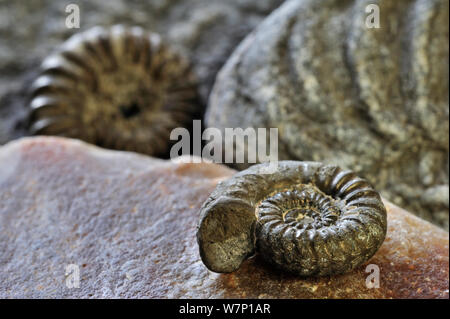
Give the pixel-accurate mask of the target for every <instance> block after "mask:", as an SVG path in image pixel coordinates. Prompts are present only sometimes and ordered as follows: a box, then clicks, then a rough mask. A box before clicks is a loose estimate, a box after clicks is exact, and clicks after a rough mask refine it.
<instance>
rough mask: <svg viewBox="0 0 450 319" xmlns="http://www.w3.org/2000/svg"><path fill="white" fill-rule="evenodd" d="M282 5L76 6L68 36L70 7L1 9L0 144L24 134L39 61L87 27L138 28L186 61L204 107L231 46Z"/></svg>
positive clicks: (183, 1) (240, 0) (266, 0)
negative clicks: (191, 67) (77, 13)
mask: <svg viewBox="0 0 450 319" xmlns="http://www.w3.org/2000/svg"><path fill="white" fill-rule="evenodd" d="M282 2H283V0H227V1H222V0H152V1H126V0H110V1H106V2H105V1H89V0H80V1H76V4H77V5H78V6H79V8H80V29H68V28H66V26H65V20H66V17H67V15H68V13H66V12H65V9H66V6H67V5H68V4H69V3H70V2H67V3H64V2H55V1H51V0H37V1H32V2H30V1H27V2H24V1H0V144H3V143H5V142H6V141H8V140H11V139H13V138H16V137H18V136H23V135H25V134H28V132H27V130H25V129H24V125H23V124H22V122H23V120H24V119H25V118H26V117H27V111H26V106H27V103H28V100H27V99H26V94H27V90H26V88H27V87H28V86H29V84H30V82H31V81H32V79H33V78H34V77H35V76H36V71H37V69H38V67H39V65H40V64H41V62H42V60H43V59H44V58H45V57H46V56H47V55H49V54H50V53H52V52H53V50H54V49H55V48H57V47H58V46H59V45H60V44H61V43H63V42H64V40H66V39H67V38H69V37H70V36H71V35H73V34H74V33H77V32H80V31H84V30H87V29H89V28H91V27H93V26H96V25H100V26H111V25H114V24H118V23H120V24H125V25H130V26H132V25H138V26H141V27H143V28H145V29H146V30H148V31H153V32H157V33H159V34H161V35H162V37H163V39H164V40H166V41H167V42H168V43H169V44H172V45H174V46H176V47H177V49H179V51H181V52H182V53H183V54H184V55H186V56H189V57H190V59H191V60H192V62H193V64H194V71H195V73H196V74H197V77H198V79H199V80H200V88H199V90H200V94H201V96H202V97H203V102H204V104H206V103H205V102H206V99H207V97H208V95H209V91H210V88H211V86H212V85H213V82H214V79H215V76H216V73H217V71H218V70H219V69H220V67H221V66H222V65H223V63H224V62H225V61H226V59H227V58H228V57H229V55H230V54H231V52H232V50H233V49H234V48H235V46H236V45H237V44H238V43H239V42H240V41H241V40H242V39H243V38H244V37H245V35H247V34H248V33H249V32H250V31H251V30H252V29H253V28H254V27H255V26H256V25H257V24H258V23H259V22H260V21H261V20H262V19H263V18H264V17H265V16H266V15H268V14H269V13H270V12H271V11H272V10H273V9H275V8H276V7H278V6H279V5H280V4H281V3H282Z"/></svg>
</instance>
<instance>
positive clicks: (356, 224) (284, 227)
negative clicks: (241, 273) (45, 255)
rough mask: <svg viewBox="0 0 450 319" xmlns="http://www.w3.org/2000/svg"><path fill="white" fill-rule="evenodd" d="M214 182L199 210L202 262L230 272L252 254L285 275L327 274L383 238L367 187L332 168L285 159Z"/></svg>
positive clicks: (353, 263)
mask: <svg viewBox="0 0 450 319" xmlns="http://www.w3.org/2000/svg"><path fill="white" fill-rule="evenodd" d="M266 165H267V164H259V165H254V166H252V167H250V168H249V169H247V170H245V171H242V172H240V173H238V174H236V175H235V176H233V177H232V178H231V179H229V180H227V181H225V182H223V183H221V184H219V185H218V186H217V188H216V190H215V191H214V192H213V193H212V194H211V196H210V197H209V198H208V200H207V201H206V202H205V203H204V205H203V206H202V208H201V220H200V223H199V227H198V232H197V239H198V243H199V247H200V255H201V257H202V260H203V262H204V264H205V265H206V266H207V267H208V268H209V269H210V270H212V271H216V272H232V271H235V270H237V269H238V268H239V266H240V264H241V263H242V262H243V261H244V260H245V259H246V258H248V257H249V256H251V255H252V254H253V253H254V252H255V251H257V252H258V253H259V254H261V255H262V257H263V258H264V259H265V260H267V261H268V262H270V263H271V264H273V265H275V266H276V267H277V268H280V269H282V270H284V271H288V272H290V273H294V274H297V275H300V276H324V275H333V274H340V273H345V272H348V271H351V270H352V269H354V268H356V267H358V266H360V265H361V264H363V263H364V262H366V261H368V260H369V259H370V258H371V257H372V256H373V255H374V254H375V252H376V251H377V250H378V249H379V247H380V246H381V244H382V243H383V241H384V238H385V236H386V229H387V220H386V209H385V207H384V205H383V203H382V201H381V198H380V196H379V194H378V193H377V192H376V191H375V190H374V189H373V187H372V186H371V184H370V183H369V182H368V181H366V180H365V179H362V178H360V177H358V176H356V174H355V173H353V172H351V171H348V170H342V169H341V168H339V167H337V166H334V165H324V164H322V163H318V162H295V161H283V162H280V163H279V167H278V170H277V171H276V172H275V173H271V174H267V173H265V172H266V170H265V168H266Z"/></svg>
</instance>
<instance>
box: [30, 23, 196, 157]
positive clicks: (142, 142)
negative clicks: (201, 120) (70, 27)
mask: <svg viewBox="0 0 450 319" xmlns="http://www.w3.org/2000/svg"><path fill="white" fill-rule="evenodd" d="M31 98H32V99H31V103H30V107H31V109H32V111H31V118H30V119H31V120H30V129H31V131H32V133H34V134H42V135H61V136H67V137H73V138H78V139H82V140H85V141H87V142H90V143H94V144H98V145H100V146H103V147H107V148H113V149H121V150H130V151H136V152H140V153H145V154H149V155H155V156H157V155H163V154H165V153H166V152H167V151H168V148H169V145H170V143H169V141H170V139H169V135H170V131H171V130H172V129H173V128H175V127H179V126H182V127H185V126H188V125H189V123H192V118H193V116H194V115H195V114H196V113H198V112H199V111H200V110H199V103H198V100H197V89H196V81H195V78H194V75H193V73H192V72H191V69H190V66H189V64H188V62H187V61H186V60H185V59H184V58H183V57H182V56H180V55H179V54H178V53H175V52H174V51H173V50H172V49H171V48H169V47H168V46H167V45H165V44H164V43H162V42H161V39H160V37H159V36H158V35H157V34H154V33H150V32H146V31H145V30H143V29H142V28H140V27H131V28H128V27H125V26H121V25H116V26H113V27H111V28H103V27H94V28H92V29H89V30H87V31H85V32H82V33H79V34H75V35H73V36H72V37H71V38H70V39H68V40H67V41H66V42H65V43H64V44H63V45H62V46H61V47H60V48H59V49H58V50H57V51H56V52H55V53H54V54H52V55H51V56H49V57H48V58H46V59H45V60H44V62H43V63H42V70H41V72H40V75H39V77H38V78H37V79H36V80H35V81H34V83H33V85H32V90H31Z"/></svg>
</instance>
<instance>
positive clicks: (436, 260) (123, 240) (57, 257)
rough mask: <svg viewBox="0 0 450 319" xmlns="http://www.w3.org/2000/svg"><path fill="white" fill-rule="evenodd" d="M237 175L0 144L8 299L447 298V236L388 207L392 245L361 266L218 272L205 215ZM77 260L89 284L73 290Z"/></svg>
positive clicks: (0, 246) (1, 250) (1, 236)
mask: <svg viewBox="0 0 450 319" xmlns="http://www.w3.org/2000/svg"><path fill="white" fill-rule="evenodd" d="M233 173H234V171H233V170H231V169H228V168H226V167H224V166H221V165H216V164H176V163H172V162H170V161H162V160H156V159H151V158H149V157H145V156H142V155H137V154H134V153H126V152H116V151H107V150H102V149H99V148H96V147H93V146H89V145H87V144H84V143H82V142H78V141H74V140H69V139H62V138H50V137H48V138H41V137H38V138H25V139H21V140H18V141H15V142H12V143H9V144H7V145H5V146H3V147H1V148H0V283H1V285H0V297H3V298H5V297H12V298H18V297H28V298H36V297H37V298H44V297H47V298H62V297H75V298H77V297H81V298H89V297H94V298H101V297H104V298H112V297H119V298H126V297H134V298H182V297H185V298H211V297H212V298H216V297H217V298H229V297H230V298H324V297H326V298H448V297H449V290H448V289H449V264H448V253H449V246H448V242H449V238H448V233H447V232H446V231H444V230H441V229H439V228H437V227H436V226H433V225H431V224H430V223H428V222H425V221H423V220H421V219H419V218H417V217H415V216H413V215H412V214H410V213H408V212H406V211H404V210H403V209H401V208H399V207H396V206H394V205H392V204H390V203H388V202H386V207H387V210H388V233H387V238H386V240H385V242H384V244H383V245H382V247H381V249H380V250H379V251H378V252H377V253H376V255H375V256H374V257H373V258H372V259H371V260H370V261H369V262H368V263H367V264H366V265H363V266H362V267H360V268H359V269H357V270H355V271H353V272H352V273H348V274H345V275H341V276H334V277H322V278H309V279H301V278H297V277H294V276H291V275H287V274H283V273H281V272H279V271H276V270H274V269H272V268H271V267H270V266H269V265H267V264H265V263H264V262H263V261H261V259H260V258H258V256H255V257H254V258H251V259H249V260H247V261H246V262H245V263H244V264H243V265H242V267H241V268H240V269H239V270H238V271H236V272H235V273H231V274H216V273H212V272H209V271H208V270H207V269H206V268H205V266H204V265H203V264H202V262H201V260H200V257H199V253H198V247H197V243H196V239H195V234H196V226H197V222H198V210H199V207H200V206H201V204H202V203H203V201H204V200H205V199H206V198H207V197H208V195H209V193H210V192H211V191H212V190H213V189H214V187H215V185H216V184H217V182H219V181H220V180H223V179H226V178H227V177H229V176H231V175H232V174H233ZM69 264H74V265H76V266H77V267H79V270H80V287H79V288H68V286H67V284H68V283H69V282H68V281H67V280H68V279H69V278H70V279H71V280H72V279H73V276H72V275H73V273H72V272H69V274H68V275H67V276H66V274H65V271H66V270H67V269H66V267H67V265H69ZM368 264H373V265H376V266H378V267H379V271H380V280H379V288H367V286H366V279H367V277H368V276H369V275H370V273H366V272H365V270H366V266H367V265H368ZM71 282H72V283H73V281H71ZM69 286H70V285H69Z"/></svg>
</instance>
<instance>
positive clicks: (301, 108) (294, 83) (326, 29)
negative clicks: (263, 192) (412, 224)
mask: <svg viewBox="0 0 450 319" xmlns="http://www.w3.org/2000/svg"><path fill="white" fill-rule="evenodd" d="M374 5H376V6H377V7H378V8H379V28H377V27H376V25H373V24H371V22H373V21H372V18H371V17H374V14H376V11H372V8H374ZM448 14H449V1H447V0H410V1H403V0H402V1H392V0H377V1H373V0H358V1H356V0H321V1H317V0H294V1H285V2H284V4H283V5H282V6H281V7H280V8H279V9H277V10H275V11H274V12H273V13H272V14H271V15H270V16H269V17H267V18H266V19H265V20H264V21H263V22H262V23H261V24H260V25H259V26H258V27H257V28H256V29H255V31H254V32H253V33H252V34H250V35H248V36H247V37H246V39H245V40H244V41H243V42H242V43H241V44H240V45H239V47H238V48H237V49H236V50H235V51H234V53H233V54H232V55H231V57H230V58H229V60H228V62H227V63H226V64H225V66H224V67H223V68H222V70H221V71H220V73H219V75H218V76H217V79H216V83H215V86H214V89H213V91H212V93H211V95H210V100H209V104H208V108H207V113H206V116H205V121H206V125H207V127H215V128H220V129H221V130H222V131H224V130H225V128H228V127H242V128H246V127H255V128H257V127H267V128H269V127H270V128H273V127H276V128H278V136H279V152H278V155H279V159H280V160H302V161H322V159H327V160H328V159H329V160H332V161H333V162H335V163H339V165H340V166H341V167H345V168H351V169H352V170H354V171H355V172H357V173H358V174H359V175H361V176H364V177H365V178H367V179H369V180H370V181H371V183H373V185H374V186H375V187H376V188H377V190H378V191H380V193H381V194H383V196H385V197H386V198H388V199H390V200H391V201H393V202H395V203H396V204H398V205H401V206H402V207H404V208H407V209H408V210H410V211H412V212H414V213H416V214H419V215H421V216H422V217H424V218H426V219H429V220H434V221H435V222H436V223H439V224H440V225H442V226H445V225H447V227H448V216H449V214H448V209H449V206H448V203H449V200H448V184H449V170H448V154H449V111H448V110H449V108H448V88H449V81H448V79H449V77H448V69H449V65H448V52H449V51H448V49H449V47H448V35H449V29H448V28H449V15H448ZM244 143H245V141H236V148H237V149H245V145H243V144H244ZM239 144H240V145H239ZM249 165H251V163H246V164H239V165H237V168H239V169H245V168H247V167H248V166H249ZM445 190H446V191H445ZM428 194H433V196H432V198H433V200H431V197H430V196H428Z"/></svg>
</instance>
